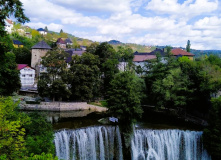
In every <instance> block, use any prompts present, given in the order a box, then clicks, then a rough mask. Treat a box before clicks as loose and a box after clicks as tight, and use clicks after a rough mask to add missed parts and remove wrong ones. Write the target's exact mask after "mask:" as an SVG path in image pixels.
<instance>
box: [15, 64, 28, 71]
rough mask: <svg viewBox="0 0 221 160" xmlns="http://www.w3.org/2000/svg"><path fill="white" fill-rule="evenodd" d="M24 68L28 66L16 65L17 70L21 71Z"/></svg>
mask: <svg viewBox="0 0 221 160" xmlns="http://www.w3.org/2000/svg"><path fill="white" fill-rule="evenodd" d="M26 66H28V65H27V64H18V66H17V69H18V70H21V69H23V68H25V67H26Z"/></svg>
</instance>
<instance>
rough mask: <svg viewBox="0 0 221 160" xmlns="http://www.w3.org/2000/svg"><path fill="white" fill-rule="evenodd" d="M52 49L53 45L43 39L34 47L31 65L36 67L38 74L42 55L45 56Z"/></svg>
mask: <svg viewBox="0 0 221 160" xmlns="http://www.w3.org/2000/svg"><path fill="white" fill-rule="evenodd" d="M50 49H51V47H50V46H49V45H48V44H47V43H46V42H45V41H41V42H39V43H37V44H36V45H34V46H33V47H32V51H31V67H32V68H35V69H36V72H37V75H38V74H39V70H40V66H41V64H40V62H41V57H44V56H45V55H46V53H47V52H48V51H49V50H50Z"/></svg>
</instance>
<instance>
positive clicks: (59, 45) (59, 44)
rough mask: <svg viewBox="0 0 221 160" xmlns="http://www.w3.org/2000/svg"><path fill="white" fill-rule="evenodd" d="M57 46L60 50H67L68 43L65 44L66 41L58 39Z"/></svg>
mask: <svg viewBox="0 0 221 160" xmlns="http://www.w3.org/2000/svg"><path fill="white" fill-rule="evenodd" d="M56 45H57V47H59V48H63V49H66V43H65V41H64V40H63V39H62V38H58V39H57V41H56Z"/></svg>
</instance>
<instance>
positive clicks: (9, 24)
mask: <svg viewBox="0 0 221 160" xmlns="http://www.w3.org/2000/svg"><path fill="white" fill-rule="evenodd" d="M12 28H13V21H12V20H10V19H6V20H5V31H6V32H8V33H11V32H12Z"/></svg>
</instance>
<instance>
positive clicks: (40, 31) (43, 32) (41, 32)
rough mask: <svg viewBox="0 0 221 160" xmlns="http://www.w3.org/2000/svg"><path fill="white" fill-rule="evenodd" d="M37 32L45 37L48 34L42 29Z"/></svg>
mask: <svg viewBox="0 0 221 160" xmlns="http://www.w3.org/2000/svg"><path fill="white" fill-rule="evenodd" d="M37 31H38V32H39V33H40V34H41V35H46V34H47V33H48V32H47V31H46V30H44V29H43V28H38V29H37Z"/></svg>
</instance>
